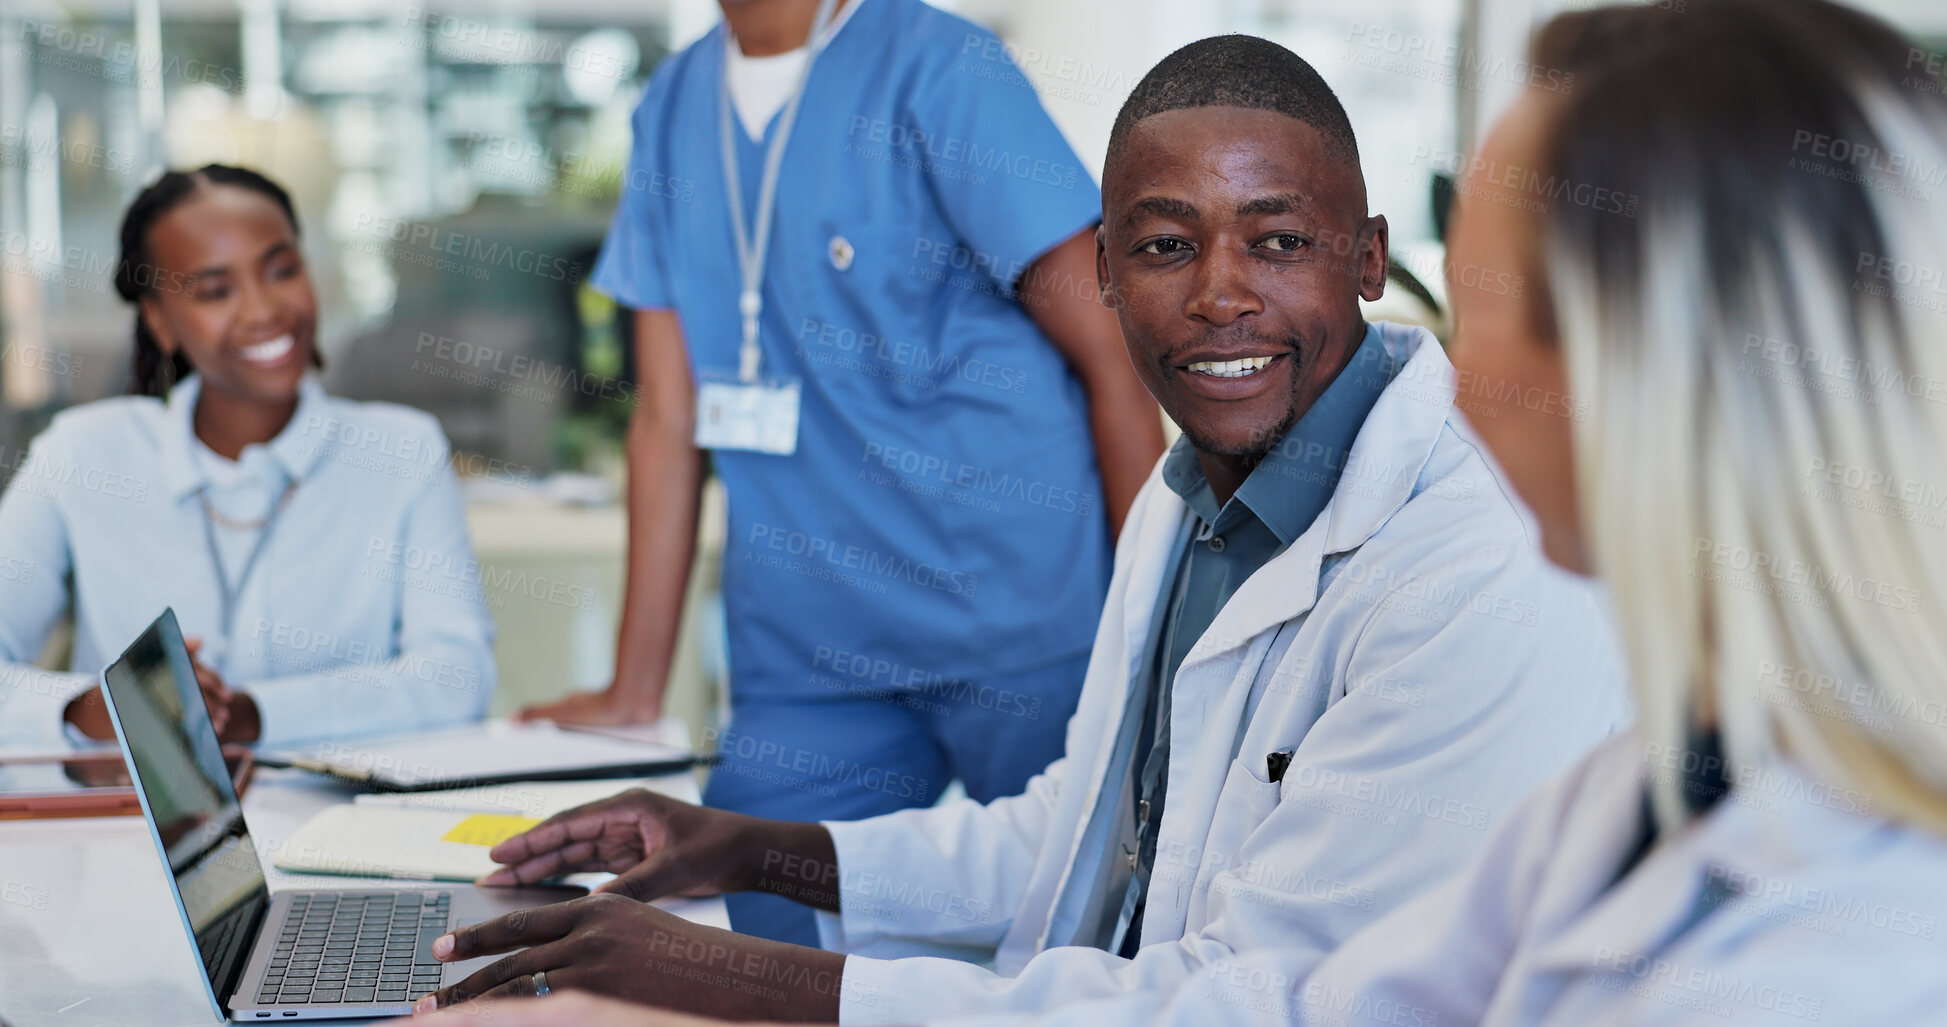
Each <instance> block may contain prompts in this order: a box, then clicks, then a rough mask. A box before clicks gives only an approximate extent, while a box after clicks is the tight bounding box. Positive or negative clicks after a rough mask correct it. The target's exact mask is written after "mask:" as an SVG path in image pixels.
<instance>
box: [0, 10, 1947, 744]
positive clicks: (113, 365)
mask: <svg viewBox="0 0 1947 1027" xmlns="http://www.w3.org/2000/svg"><path fill="white" fill-rule="evenodd" d="M934 2H935V3H936V4H937V5H938V6H942V7H946V8H948V9H950V10H954V11H957V12H959V13H961V14H963V15H965V16H967V17H969V18H971V19H973V20H974V21H976V22H979V23H981V24H983V25H986V26H988V27H989V28H991V29H993V30H994V31H995V32H997V33H998V34H999V35H1000V36H1001V37H1002V38H1003V39H1004V40H1005V41H1006V42H1007V43H1008V46H1009V53H1010V56H1012V57H1013V58H1014V59H1015V61H1016V62H1017V63H1018V64H1020V65H1021V67H1022V70H1023V71H1024V72H1025V73H1026V74H1027V76H1028V77H1029V78H1030V79H1032V80H1033V81H1034V82H1035V84H1036V86H1037V87H1038V88H1039V89H1040V91H1041V93H1042V96H1043V100H1044V102H1045V103H1046V105H1047V107H1048V109H1049V110H1050V111H1051V113H1052V114H1053V115H1054V117H1055V120H1056V122H1057V123H1058V124H1059V125H1060V126H1061V127H1062V129H1063V130H1064V132H1066V133H1067V134H1068V136H1069V138H1070V140H1071V142H1072V143H1073V144H1074V145H1075V147H1076V149H1077V150H1078V151H1079V152H1080V153H1081V155H1082V156H1083V158H1084V160H1086V161H1087V162H1089V163H1090V164H1091V165H1093V166H1094V167H1095V168H1096V169H1097V170H1099V167H1100V162H1101V157H1102V153H1103V150H1104V148H1105V146H1106V143H1107V138H1108V132H1109V127H1110V124H1111V122H1112V121H1113V119H1114V116H1115V113H1116V110H1117V108H1118V107H1119V105H1120V104H1121V102H1122V100H1123V98H1124V96H1126V95H1127V93H1128V92H1129V90H1130V89H1131V88H1132V87H1133V86H1134V85H1135V83H1136V81H1137V80H1138V79H1139V78H1140V77H1141V76H1142V74H1143V72H1144V71H1145V70H1146V69H1148V67H1149V66H1150V65H1151V64H1152V63H1153V62H1154V61H1155V60H1156V59H1157V58H1159V57H1161V56H1162V55H1163V54H1165V53H1167V52H1168V51H1170V50H1171V49H1173V48H1175V47H1176V46H1179V45H1181V44H1183V43H1185V42H1188V41H1190V40H1192V39H1196V38H1200V37H1203V36H1207V35H1212V34H1216V33H1220V32H1227V31H1241V32H1250V33H1255V34H1259V35H1263V36H1267V37H1270V38H1273V39H1276V40H1278V41H1280V42H1283V43H1284V44H1286V45H1288V46H1290V47H1292V48H1293V49H1295V50H1296V51H1297V52H1299V53H1300V54H1302V55H1303V56H1305V57H1306V58H1307V59H1309V60H1310V61H1311V62H1312V63H1313V64H1314V65H1316V66H1317V67H1318V69H1319V70H1320V72H1321V73H1322V74H1323V75H1324V76H1325V78H1326V79H1327V80H1328V81H1329V82H1330V83H1331V84H1332V85H1333V87H1334V88H1335V89H1336V90H1337V91H1338V93H1339V95H1340V96H1341V97H1342V98H1343V100H1344V102H1345V104H1346V107H1347V108H1348V110H1349V111H1350V113H1351V116H1352V121H1353V124H1354V127H1355V129H1356V130H1357V132H1358V136H1359V143H1360V148H1361V151H1362V156H1363V159H1364V165H1365V173H1366V178H1367V182H1368V187H1369V192H1370V196H1371V204H1372V208H1373V209H1374V210H1375V211H1377V212H1380V213H1384V214H1386V215H1387V216H1388V218H1389V220H1390V222H1391V225H1392V238H1393V243H1394V248H1395V251H1396V257H1397V258H1398V263H1399V264H1401V265H1402V267H1403V269H1404V270H1405V271H1406V272H1407V273H1408V274H1410V275H1412V276H1414V277H1416V278H1417V279H1418V280H1419V281H1420V282H1422V283H1423V284H1424V285H1425V286H1426V287H1427V296H1426V297H1424V298H1418V299H1416V298H1415V297H1413V296H1412V295H1410V294H1409V292H1408V290H1406V289H1403V288H1402V289H1395V290H1393V293H1394V295H1393V296H1391V297H1389V299H1388V301H1385V302H1387V303H1390V304H1392V306H1391V307H1389V308H1387V309H1385V310H1382V311H1380V313H1382V314H1385V315H1388V316H1398V317H1418V318H1423V319H1427V320H1429V321H1431V322H1433V323H1435V324H1436V325H1437V324H1438V323H1439V313H1438V302H1439V299H1440V297H1441V294H1442V291H1443V290H1442V289H1441V285H1440V280H1441V273H1440V259H1441V251H1440V247H1439V242H1438V233H1437V229H1436V217H1435V210H1436V206H1437V204H1436V195H1437V194H1438V192H1439V189H1438V187H1437V185H1436V180H1437V179H1438V178H1439V176H1441V175H1443V174H1448V173H1451V172H1452V171H1454V170H1455V169H1456V167H1457V166H1458V164H1459V162H1460V161H1461V160H1462V157H1461V156H1460V155H1461V154H1463V153H1465V152H1466V151H1467V149H1468V148H1469V146H1470V145H1471V144H1472V143H1473V142H1474V141H1475V140H1476V138H1477V136H1478V134H1479V133H1480V132H1481V131H1482V129H1483V127H1484V126H1486V125H1488V124H1490V123H1491V122H1492V119H1493V117H1494V116H1495V114H1496V113H1498V111H1499V110H1500V109H1501V108H1502V107H1503V106H1504V105H1505V104H1506V103H1508V102H1509V101H1510V100H1511V99H1512V98H1513V96H1514V95H1516V93H1517V92H1518V91H1519V90H1520V89H1521V88H1522V84H1523V83H1524V81H1529V80H1532V79H1534V78H1535V77H1536V76H1538V75H1545V74H1547V73H1546V71H1545V69H1531V68H1528V67H1527V66H1526V64H1525V63H1524V62H1523V61H1522V56H1523V50H1524V45H1525V39H1526V35H1527V33H1528V32H1529V30H1530V29H1531V28H1532V27H1533V26H1534V25H1535V24H1536V23H1537V22H1538V21H1540V20H1543V19H1545V18H1547V17H1548V16H1549V15H1551V14H1554V13H1557V12H1559V11H1561V10H1564V9H1566V8H1569V7H1584V6H1589V5H1590V3H1591V2H1592V0H1361V2H1359V3H1342V2H1336V0H1195V2H1186V0H1059V2H1054V3H1050V2H1048V0H934ZM1639 2H1659V3H1662V4H1666V5H1667V4H1680V3H1683V2H1685V0H1639ZM1860 5H1861V6H1863V7H1866V8H1868V9H1870V10H1873V11H1875V12H1877V13H1880V14H1882V15H1884V16H1886V17H1888V18H1890V19H1892V20H1893V21H1895V22H1896V23H1898V24H1899V25H1900V26H1901V27H1903V28H1904V29H1906V30H1907V31H1908V32H1910V33H1913V34H1915V35H1916V36H1917V37H1919V38H1920V39H1921V40H1922V41H1923V43H1925V44H1926V45H1928V46H1929V48H1930V49H1931V50H1932V51H1933V52H1935V53H1938V52H1941V51H1942V50H1943V49H1947V5H1943V4H1941V3H1939V2H1938V0H1861V4H1860ZM717 19H718V13H717V7H716V5H715V3H714V0H408V2H406V3H403V4H402V3H399V2H397V0H167V2H164V0H0V269H3V270H0V480H4V478H5V477H7V476H8V475H9V474H10V473H11V472H12V471H13V470H14V468H15V467H16V466H17V465H18V464H19V462H20V457H21V455H22V454H23V453H24V449H25V446H26V444H27V442H28V440H29V439H30V438H32V436H33V435H34V433H35V432H37V431H38V430H40V428H41V427H43V426H44V425H45V424H46V423H47V421H48V419H49V418H50V417H52V416H53V415H54V414H55V413H56V412H58V411H59V410H60V409H62V408H63V407H66V406H68V405H71V404H75V403H80V402H84V401H88V400H93V399H98V398H101V397H105V396H110V395H115V394H118V393H120V392H122V391H124V389H125V387H126V384H127V380H128V361H129V351H130V341H129V339H130V334H129V333H130V322H131V316H132V315H131V313H130V310H129V309H128V308H127V307H126V306H124V305H123V304H122V303H120V302H119V301H118V300H117V299H116V297H115V295H114V293H113V290H112V288H111V286H110V279H111V276H112V273H113V267H112V265H113V262H114V260H115V258H116V252H117V247H116V227H117V224H118V221H119V218H120V215H121V211H122V209H123V207H124V205H125V204H126V203H127V201H128V200H129V199H130V197H131V196H133V195H134V193H135V192H136V191H137V190H138V189H139V187H140V185H141V184H142V183H143V182H145V181H147V180H149V179H150V178H152V177H153V176H154V175H155V174H156V173H157V171H159V170H160V169H161V168H163V167H165V166H176V167H193V166H196V165H200V164H203V163H206V162H209V161H223V162H226V163H237V164H247V165H252V166H255V167H258V168H261V169H263V170H264V171H266V172H268V173H269V174H270V175H271V176H272V177H274V178H276V179H277V180H279V181H281V182H283V183H284V184H286V185H287V186H288V187H289V188H290V189H291V190H292V192H293V195H294V198H295V200H296V202H297V204H298V208H299V213H300V215H301V217H302V218H303V219H304V226H303V228H304V235H305V245H306V249H307V250H308V257H309V261H310V266H311V270H312V274H313V277H314V279H315V280H316V282H317V285H318V288H319V291H320V300H321V304H322V307H321V309H322V312H323V313H322V322H321V333H322V334H321V340H320V341H321V345H322V348H323V351H324V353H325V355H326V359H327V361H328V365H329V366H328V369H327V371H326V373H325V380H326V384H327V387H328V388H330V389H331V390H332V391H333V392H335V393H337V394H340V395H344V396H348V397H351V398H361V399H386V400H393V401H398V402H404V403H410V404H412V405H414V406H418V407H421V408H423V409H426V410H428V411H431V412H432V413H434V414H436V415H437V416H438V417H439V419H440V421H441V422H442V424H443V425H444V427H445V430H446V433H447V435H448V436H449V437H450V438H451V439H452V441H453V443H454V445H455V448H456V450H457V451H458V453H459V456H458V458H457V459H456V469H457V470H458V471H459V472H460V473H461V475H462V476H463V479H464V480H465V482H466V488H467V494H468V499H469V510H470V517H471V520H472V524H473V529H474V536H475V542H476V544H477V546H478V548H479V550H480V555H481V557H482V559H483V561H484V562H485V563H487V564H488V565H489V566H491V567H494V568H497V569H499V570H500V571H502V572H503V574H518V575H525V576H527V579H528V580H529V581H532V580H537V579H538V580H545V581H548V582H562V583H565V584H567V585H568V586H570V587H571V589H572V591H570V592H569V593H568V594H570V595H574V596H578V597H579V596H582V595H584V594H592V595H593V596H594V597H595V601H594V602H593V603H587V602H581V601H576V602H572V603H561V602H558V601H555V602H550V601H549V600H548V598H546V597H547V596H548V595H550V594H553V595H555V596H559V595H561V594H562V593H561V592H560V591H558V590H557V591H554V592H552V593H550V591H549V590H548V589H541V590H538V593H537V590H536V589H534V588H531V587H529V588H526V589H508V590H506V594H504V595H499V596H496V597H493V598H494V600H495V608H494V612H495V616H496V618H497V619H498V621H499V624H500V629H501V642H500V644H499V647H498V648H499V651H500V656H501V659H502V673H501V681H502V686H501V694H500V696H499V697H498V698H497V701H496V704H495V710H496V712H506V711H507V710H510V709H512V708H513V707H515V706H518V705H521V704H524V703H526V702H530V701H535V700H539V699H543V698H548V697H550V696H552V695H555V694H558V693H559V692H561V691H563V690H565V689H567V688H587V687H595V686H599V685H601V684H604V683H606V681H607V679H608V675H609V673H610V668H611V660H612V648H613V632H614V625H615V622H616V618H617V616H618V615H619V608H620V589H621V560H622V550H623V542H624V538H623V536H624V525H623V518H622V513H621V510H620V509H619V506H618V502H619V496H620V476H621V473H622V468H621V432H622V425H623V423H624V420H625V418H626V417H627V413H628V405H629V402H628V397H629V395H630V392H631V390H632V386H630V385H629V376H630V374H631V371H632V369H631V366H630V365H631V360H630V359H629V346H628V339H627V338H626V331H627V326H626V324H624V323H621V322H620V321H618V319H617V318H616V316H615V314H616V312H615V310H614V308H613V306H612V304H610V303H609V302H608V301H607V300H605V299H604V298H603V297H601V296H599V295H597V294H595V293H594V292H592V291H591V290H589V289H588V288H586V286H585V285H584V284H583V281H584V279H585V278H586V276H587V271H588V270H589V268H590V267H591V266H592V263H593V261H594V258H595V254H596V252H597V249H598V248H599V246H600V244H601V239H602V234H603V231H604V229H605V227H606V225H607V223H608V219H609V216H610V213H611V211H612V210H613V208H614V205H615V202H616V197H617V195H618V193H619V190H620V189H621V188H622V187H623V185H624V167H625V163H624V162H625V159H626V156H627V151H628V146H629V113H630V111H631V109H632V107H633V105H634V102H635V100H636V98H637V96H638V95H639V93H640V92H641V89H642V86H643V83H644V82H645V81H646V78H647V76H648V75H649V73H650V72H651V71H652V70H653V69H654V68H655V66H656V64H657V62H659V61H660V60H662V59H663V58H664V57H665V56H666V55H668V54H669V53H670V52H671V51H672V50H674V49H678V48H681V47H683V46H685V45H687V44H688V43H690V42H691V41H693V40H695V39H696V38H697V37H699V36H700V35H702V34H703V33H704V32H706V31H708V30H709V28H710V27H711V26H712V25H714V24H715V23H716V21H717ZM638 184H639V185H643V186H645V187H650V188H684V187H685V184H684V183H638ZM701 199H702V200H704V201H705V202H708V201H709V200H711V199H712V198H710V197H703V198H701ZM725 244H726V245H728V244H729V240H727V239H726V240H725ZM456 254H458V255H460V259H451V258H452V257H453V256H454V255H456ZM1429 298H1430V299H1431V300H1432V301H1433V302H1432V303H1431V304H1428V303H1427V302H1425V299H1429ZM720 505H721V504H720V499H719V500H716V501H713V503H712V504H711V506H710V508H713V509H714V510H715V516H706V523H707V524H708V525H710V526H709V527H707V528H706V532H705V545H704V546H703V547H702V552H701V555H700V557H699V563H700V565H701V566H702V567H703V568H704V573H702V574H699V575H698V576H697V581H696V585H695V588H694V590H693V595H692V604H691V612H692V616H691V617H690V618H689V625H688V627H687V628H686V642H685V646H684V650H683V652H682V654H681V655H680V656H679V666H678V673H677V681H676V683H675V685H674V692H673V697H672V712H676V713H680V714H683V715H685V716H686V717H688V718H689V720H690V723H691V724H692V725H693V726H695V727H697V728H699V729H700V728H701V727H702V725H704V724H707V723H708V722H709V719H710V716H709V713H710V710H711V708H712V707H713V705H714V703H715V698H714V696H715V686H716V684H717V678H718V677H720V668H721V661H720V659H717V658H715V657H714V656H713V655H712V654H713V653H714V652H715V651H716V646H715V642H714V640H715V638H716V637H717V635H718V632H719V630H720V628H719V626H718V625H717V624H716V623H715V622H714V617H715V615H714V613H713V611H714V610H715V605H714V603H713V602H712V601H711V596H712V595H713V590H714V584H715V583H714V570H715V568H714V564H715V551H716V550H715V547H716V545H717V536H716V534H714V532H717V531H720V528H718V527H716V526H717V525H720V523H721V519H720V512H721V511H720ZM536 594H539V595H541V596H542V597H543V598H535V595H536ZM4 601H5V599H4V596H0V602H4Z"/></svg>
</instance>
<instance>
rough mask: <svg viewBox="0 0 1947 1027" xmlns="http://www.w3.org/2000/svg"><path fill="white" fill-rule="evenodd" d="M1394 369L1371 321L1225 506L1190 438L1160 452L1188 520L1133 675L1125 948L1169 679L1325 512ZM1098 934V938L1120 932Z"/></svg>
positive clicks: (1147, 832)
mask: <svg viewBox="0 0 1947 1027" xmlns="http://www.w3.org/2000/svg"><path fill="white" fill-rule="evenodd" d="M1398 370H1399V365H1398V364H1397V362H1396V361H1394V360H1393V359H1392V358H1391V357H1389V356H1387V355H1386V347H1385V345H1384V343H1382V342H1381V341H1380V338H1379V329H1377V328H1375V327H1372V326H1370V325H1368V326H1367V327H1366V334H1365V338H1364V339H1362V340H1361V341H1360V343H1359V348H1358V349H1357V350H1355V351H1354V352H1353V354H1352V359H1351V361H1349V362H1348V363H1347V364H1346V365H1345V367H1344V368H1343V369H1341V370H1340V371H1339V373H1338V376H1337V377H1335V378H1333V379H1332V384H1330V385H1328V386H1326V388H1325V391H1324V392H1323V393H1320V394H1319V397H1318V399H1316V400H1314V401H1313V402H1312V405H1311V407H1310V408H1308V409H1307V410H1306V411H1305V413H1304V416H1302V417H1300V418H1299V419H1298V423H1296V424H1294V425H1292V427H1291V430H1290V431H1288V432H1286V433H1285V436H1284V437H1283V438H1282V439H1279V440H1278V444H1277V445H1276V446H1273V447H1272V448H1271V451H1270V452H1269V453H1266V454H1265V456H1264V459H1263V460H1261V461H1259V462H1258V465H1257V466H1256V467H1254V468H1252V469H1251V473H1250V475H1249V476H1248V477H1246V478H1245V479H1244V483H1243V484H1242V485H1240V486H1238V488H1237V491H1236V493H1235V494H1233V495H1232V496H1231V497H1230V500H1229V501H1228V502H1226V503H1224V505H1223V507H1222V508H1221V509H1220V508H1219V507H1218V506H1217V497H1216V494H1215V493H1214V492H1212V491H1211V488H1210V482H1209V480H1208V479H1206V478H1205V477H1204V474H1203V467H1202V465H1201V464H1199V463H1198V462H1197V453H1196V449H1195V448H1194V447H1192V446H1191V445H1190V440H1189V438H1188V437H1187V436H1186V437H1180V438H1178V439H1177V440H1176V444H1175V445H1173V446H1171V447H1170V452H1169V455H1168V456H1166V457H1165V458H1164V460H1163V483H1164V484H1165V485H1168V486H1169V487H1170V491H1172V492H1175V493H1176V494H1177V495H1178V496H1181V497H1182V498H1183V502H1184V503H1185V504H1186V505H1188V506H1189V508H1190V512H1191V514H1192V515H1193V518H1194V522H1193V524H1194V527H1193V528H1192V529H1191V530H1187V531H1186V532H1185V533H1184V535H1183V538H1182V541H1181V542H1180V543H1179V544H1178V549H1177V557H1176V574H1175V575H1174V577H1173V579H1172V580H1171V581H1170V582H1169V583H1168V584H1166V585H1165V587H1164V588H1163V589H1162V590H1160V591H1159V592H1158V593H1157V596H1156V614H1155V616H1153V617H1152V618H1151V619H1150V629H1149V640H1148V643H1147V648H1146V650H1145V652H1144V659H1143V662H1142V664H1141V666H1142V667H1143V668H1144V673H1143V674H1142V675H1141V676H1140V677H1139V679H1138V680H1137V682H1136V683H1135V689H1136V691H1135V694H1136V695H1137V696H1139V697H1141V699H1140V701H1142V702H1143V703H1144V705H1145V709H1144V713H1143V729H1142V731H1141V733H1139V734H1138V735H1137V736H1136V737H1137V741H1136V744H1137V746H1138V748H1137V750H1136V758H1135V759H1134V761H1133V762H1132V763H1131V765H1130V774H1131V778H1132V786H1133V787H1132V789H1131V791H1132V794H1133V795H1134V796H1135V801H1136V808H1135V811H1134V823H1133V830H1134V832H1135V838H1134V841H1133V846H1132V847H1131V852H1130V856H1132V857H1133V865H1131V866H1130V875H1129V876H1130V885H1129V888H1128V896H1127V899H1126V901H1125V903H1124V909H1123V911H1122V913H1121V916H1120V918H1119V921H1118V927H1119V930H1120V933H1121V935H1122V938H1121V940H1120V944H1119V945H1118V947H1119V948H1120V949H1121V950H1122V952H1123V954H1124V955H1129V954H1131V953H1132V952H1133V951H1134V946H1135V940H1136V939H1137V938H1139V937H1141V929H1142V920H1141V916H1142V908H1143V899H1144V893H1145V891H1146V890H1147V887H1148V883H1149V875H1150V871H1151V870H1152V869H1153V867H1154V865H1155V860H1156V825H1157V824H1158V823H1160V822H1161V820H1162V816H1163V801H1164V798H1165V795H1166V793H1167V788H1166V787H1165V786H1166V785H1167V783H1168V779H1169V774H1168V766H1169V750H1170V744H1169V743H1170V730H1169V717H1170V689H1169V683H1170V682H1172V681H1174V680H1175V679H1176V671H1177V668H1179V667H1181V666H1182V665H1183V658H1184V656H1186V655H1187V654H1188V653H1189V651H1190V649H1191V647H1192V646H1194V645H1196V643H1197V639H1199V638H1202V637H1203V633H1204V631H1205V630H1207V629H1208V628H1209V627H1210V624H1211V622H1212V621H1214V620H1216V618H1217V611H1218V610H1221V609H1223V606H1224V604H1225V603H1227V602H1229V601H1230V597H1231V596H1232V595H1233V594H1235V593H1236V591H1237V589H1238V588H1239V587H1241V586H1242V585H1243V584H1244V581H1245V579H1247V578H1249V577H1250V576H1251V575H1252V574H1255V573H1256V572H1257V570H1258V568H1260V567H1263V566H1264V565H1265V564H1266V563H1269V562H1270V561H1271V558H1272V557H1274V556H1277V555H1278V554H1279V553H1281V552H1284V550H1285V547H1286V546H1289V545H1291V544H1292V543H1293V542H1295V541H1297V539H1298V536H1299V535H1302V534H1304V532H1305V529H1307V528H1309V527H1311V524H1312V522H1313V521H1315V520H1317V519H1318V515H1319V514H1320V513H1322V512H1323V511H1324V510H1325V505H1326V503H1327V502H1329V501H1330V500H1331V498H1332V491H1333V490H1334V489H1336V488H1338V484H1339V478H1340V476H1341V474H1342V472H1343V471H1344V469H1345V459H1346V454H1348V453H1350V452H1351V451H1352V442H1353V440H1354V439H1356V438H1358V436H1359V429H1360V428H1361V427H1363V426H1364V425H1365V423H1366V415H1367V414H1369V413H1371V412H1372V408H1373V404H1375V403H1377V402H1379V394H1380V393H1381V392H1383V391H1385V388H1386V385H1387V383H1389V382H1391V381H1392V379H1393V375H1394V373H1395V372H1397V371H1398ZM1104 942H1105V947H1106V946H1107V945H1108V944H1116V943H1117V940H1116V939H1114V938H1105V939H1104Z"/></svg>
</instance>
